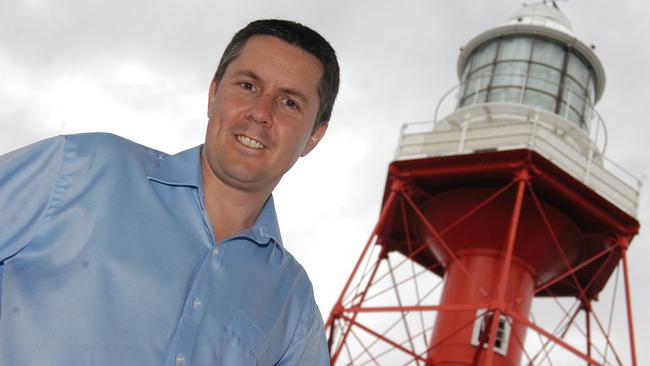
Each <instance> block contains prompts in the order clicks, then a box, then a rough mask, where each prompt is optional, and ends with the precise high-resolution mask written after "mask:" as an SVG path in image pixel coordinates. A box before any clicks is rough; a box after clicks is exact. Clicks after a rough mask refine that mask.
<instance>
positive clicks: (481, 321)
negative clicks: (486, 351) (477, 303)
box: [471, 309, 511, 356]
mask: <svg viewBox="0 0 650 366" xmlns="http://www.w3.org/2000/svg"><path fill="white" fill-rule="evenodd" d="M492 314H493V313H492V312H491V311H488V310H487V309H478V310H477V311H476V320H475V321H474V329H473V331H472V342H471V343H472V345H473V346H477V347H478V346H480V345H482V346H483V347H487V346H488V343H489V337H490V332H489V330H488V328H489V325H490V324H491V322H492ZM510 327H511V325H510V322H509V321H508V318H507V317H506V316H505V315H500V316H499V321H498V322H497V332H496V339H495V340H494V352H496V353H498V354H501V355H503V356H505V355H506V354H507V353H508V343H509V342H510Z"/></svg>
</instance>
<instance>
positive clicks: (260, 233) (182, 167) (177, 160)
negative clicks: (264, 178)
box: [147, 145, 285, 256]
mask: <svg viewBox="0 0 650 366" xmlns="http://www.w3.org/2000/svg"><path fill="white" fill-rule="evenodd" d="M201 147H202V145H199V146H196V147H193V148H191V149H188V150H185V151H182V152H180V153H178V154H174V155H169V156H166V157H164V158H163V159H162V160H161V162H160V165H158V167H157V168H156V169H154V170H153V171H152V172H151V174H149V175H148V176H147V178H148V179H150V180H152V181H155V182H158V183H162V184H167V185H171V186H184V187H193V188H196V189H198V190H199V193H200V195H201V198H202V199H203V181H202V179H201V160H200V157H201ZM235 237H240V238H241V237H245V238H249V239H251V240H253V241H255V242H256V243H258V244H261V245H265V244H268V243H275V244H277V246H278V248H280V250H281V252H282V254H283V256H284V254H285V249H284V246H283V244H282V237H281V236H280V227H279V225H278V217H277V215H276V213H275V204H274V203H273V196H269V198H268V199H267V200H266V202H265V203H264V207H262V211H260V214H259V215H258V216H257V220H256V221H255V224H254V225H253V226H252V227H251V228H249V229H246V230H243V231H242V232H240V233H239V234H237V235H236V236H235Z"/></svg>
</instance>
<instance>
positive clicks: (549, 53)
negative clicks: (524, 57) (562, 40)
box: [532, 39, 564, 69]
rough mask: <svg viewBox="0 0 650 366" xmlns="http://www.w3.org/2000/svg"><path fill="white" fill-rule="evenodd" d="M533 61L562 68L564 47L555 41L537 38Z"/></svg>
mask: <svg viewBox="0 0 650 366" xmlns="http://www.w3.org/2000/svg"><path fill="white" fill-rule="evenodd" d="M532 59H533V61H536V62H539V63H542V64H545V65H549V66H553V67H555V68H557V69H562V64H563V63H564V49H563V48H562V46H559V45H557V44H555V43H552V42H549V41H546V40H542V39H536V40H535V43H534V45H533V58H532Z"/></svg>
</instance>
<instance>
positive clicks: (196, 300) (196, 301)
mask: <svg viewBox="0 0 650 366" xmlns="http://www.w3.org/2000/svg"><path fill="white" fill-rule="evenodd" d="M199 306H201V299H200V298H198V297H195V298H194V301H193V302H192V307H193V308H194V309H196V308H198V307H199Z"/></svg>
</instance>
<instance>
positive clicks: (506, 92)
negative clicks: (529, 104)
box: [488, 88, 523, 103]
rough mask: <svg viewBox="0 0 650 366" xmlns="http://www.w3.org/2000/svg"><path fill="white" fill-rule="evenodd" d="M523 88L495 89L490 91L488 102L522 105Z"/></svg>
mask: <svg viewBox="0 0 650 366" xmlns="http://www.w3.org/2000/svg"><path fill="white" fill-rule="evenodd" d="M522 92H523V90H522V89H521V88H494V89H491V90H490V95H489V97H488V102H504V103H520V102H521V93H522Z"/></svg>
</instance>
